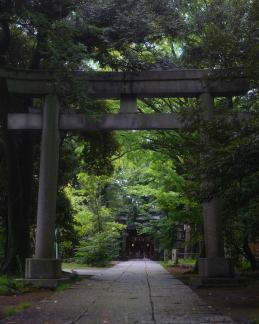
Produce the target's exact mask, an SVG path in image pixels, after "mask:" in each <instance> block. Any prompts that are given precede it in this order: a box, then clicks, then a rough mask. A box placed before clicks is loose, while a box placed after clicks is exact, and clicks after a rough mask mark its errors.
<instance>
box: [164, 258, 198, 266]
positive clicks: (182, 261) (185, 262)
mask: <svg viewBox="0 0 259 324" xmlns="http://www.w3.org/2000/svg"><path fill="white" fill-rule="evenodd" d="M195 263H196V259H179V260H178V264H174V263H173V261H172V260H168V261H160V264H161V265H162V266H163V267H164V268H168V267H176V266H181V265H183V266H191V267H194V266H195Z"/></svg>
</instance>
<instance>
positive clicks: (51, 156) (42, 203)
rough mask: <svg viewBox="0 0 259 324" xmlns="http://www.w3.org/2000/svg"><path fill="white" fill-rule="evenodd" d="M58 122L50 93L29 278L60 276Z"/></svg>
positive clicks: (46, 104) (57, 112)
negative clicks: (56, 255)
mask: <svg viewBox="0 0 259 324" xmlns="http://www.w3.org/2000/svg"><path fill="white" fill-rule="evenodd" d="M58 123H59V102H58V99H57V97H56V96H55V95H52V94H50V95H48V96H47V97H46V98H45V103H44V109H43V124H42V139H41V156H40V179H39V193H38V209H37V228H36V251H35V257H34V258H33V259H27V260H26V274H25V276H26V278H27V279H42V278H44V279H54V278H59V277H60V276H61V266H60V261H59V260H56V259H55V258H54V245H55V219H56V197H57V177H58V159H59V130H58V126H59V125H58Z"/></svg>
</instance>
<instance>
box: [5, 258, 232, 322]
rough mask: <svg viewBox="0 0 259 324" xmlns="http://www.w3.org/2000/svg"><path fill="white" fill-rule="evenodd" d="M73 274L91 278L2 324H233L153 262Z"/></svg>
mask: <svg viewBox="0 0 259 324" xmlns="http://www.w3.org/2000/svg"><path fill="white" fill-rule="evenodd" d="M78 273H79V274H81V275H84V274H87V275H92V276H91V277H90V278H88V279H84V280H83V281H81V282H78V283H76V284H75V285H74V286H73V287H71V288H70V289H68V290H65V291H64V292H62V293H55V294H54V295H53V296H52V298H51V299H50V300H45V301H42V302H40V303H39V304H38V305H36V306H34V307H32V308H30V309H28V310H26V311H24V312H22V313H20V314H18V315H16V316H14V317H9V318H8V319H6V320H4V321H2V322H1V324H3V323H5V324H6V323H9V324H11V323H12V324H15V323H26V324H27V323H28V324H30V323H31V324H37V323H39V324H41V323H42V324H61V323H65V324H74V323H75V324H84V323H86V324H174V323H176V324H196V323H199V324H203V323H204V324H205V323H213V324H216V323H217V324H218V323H234V322H233V321H232V320H231V319H230V318H228V317H225V316H222V315H220V314H219V313H217V312H216V311H215V310H214V309H213V308H212V307H210V306H209V305H208V304H206V303H205V302H204V301H203V300H201V299H200V298H199V297H198V296H197V295H196V294H195V293H194V292H193V291H192V290H191V289H190V288H189V287H187V286H186V285H184V284H183V283H182V282H181V281H179V280H177V279H175V278H174V277H173V276H172V275H171V274H169V273H168V272H167V271H166V270H164V269H163V268H162V267H161V266H160V265H159V263H156V262H152V261H145V260H144V261H128V262H120V263H119V264H117V265H116V266H114V267H113V268H110V269H101V270H96V269H93V270H92V271H91V269H88V270H85V271H84V270H78Z"/></svg>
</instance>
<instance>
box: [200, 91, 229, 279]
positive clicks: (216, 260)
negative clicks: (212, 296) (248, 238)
mask: <svg viewBox="0 0 259 324" xmlns="http://www.w3.org/2000/svg"><path fill="white" fill-rule="evenodd" d="M199 101H200V108H201V110H202V114H203V117H204V119H205V120H207V121H209V120H212V118H213V113H214V111H213V110H214V98H213V96H212V95H211V94H209V93H204V94H202V95H201V96H200V98H199ZM205 140H206V137H205ZM204 181H205V182H204V184H206V185H208V186H209V187H213V180H212V179H205V180H204ZM221 208H222V206H221V199H220V197H216V196H215V197H212V198H211V199H210V200H208V201H205V202H204V203H203V226H204V240H205V254H206V255H205V256H206V257H205V258H201V259H200V260H199V274H200V276H201V277H204V278H208V277H230V276H231V275H232V267H231V262H230V260H229V259H226V258H225V256H224V241H223V237H222V209H221Z"/></svg>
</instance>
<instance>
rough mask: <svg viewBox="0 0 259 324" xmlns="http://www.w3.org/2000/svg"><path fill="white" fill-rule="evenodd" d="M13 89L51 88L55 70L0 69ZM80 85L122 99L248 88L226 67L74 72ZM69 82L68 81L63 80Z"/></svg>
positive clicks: (94, 94) (36, 91) (40, 91)
mask: <svg viewBox="0 0 259 324" xmlns="http://www.w3.org/2000/svg"><path fill="white" fill-rule="evenodd" d="M0 78H4V79H6V81H7V86H8V90H9V92H10V93H19V94H28V95H33V96H42V95H46V94H48V93H49V92H50V91H51V87H52V83H53V80H54V77H53V74H51V73H47V72H42V71H31V70H27V71H26V70H12V69H4V70H0ZM74 78H75V80H77V81H78V82H80V88H81V89H83V90H84V91H85V94H86V95H87V96H88V97H89V98H97V99H98V98H100V99H120V98H121V96H123V95H131V96H135V97H140V98H143V97H153V98H162V97H165V98H166V97H168V98H169V97H196V96H199V95H200V94H201V93H204V92H209V93H211V94H212V95H213V96H235V95H243V94H245V93H246V92H247V90H248V89H249V87H248V83H247V80H246V79H245V77H244V76H242V74H240V73H239V74H237V75H236V76H233V73H229V71H223V70H221V71H220V70H190V69H175V70H171V71H143V72H91V73H89V72H74ZM64 82H66V81H64Z"/></svg>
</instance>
